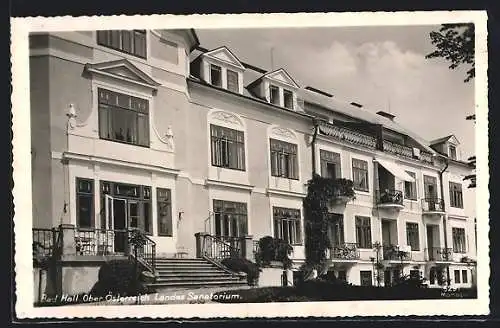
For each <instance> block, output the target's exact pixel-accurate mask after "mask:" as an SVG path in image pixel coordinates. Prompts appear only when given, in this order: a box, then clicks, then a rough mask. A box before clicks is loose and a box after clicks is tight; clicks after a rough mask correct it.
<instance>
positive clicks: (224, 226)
mask: <svg viewBox="0 0 500 328" xmlns="http://www.w3.org/2000/svg"><path fill="white" fill-rule="evenodd" d="M214 218H215V235H216V236H218V237H241V236H246V235H247V234H248V228H247V204H246V203H237V202H229V201H225V200H215V199H214Z"/></svg>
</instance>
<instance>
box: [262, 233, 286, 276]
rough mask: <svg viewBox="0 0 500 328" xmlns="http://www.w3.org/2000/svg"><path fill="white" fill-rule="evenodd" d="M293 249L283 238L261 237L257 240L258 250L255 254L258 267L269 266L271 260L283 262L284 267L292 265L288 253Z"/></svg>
mask: <svg viewBox="0 0 500 328" xmlns="http://www.w3.org/2000/svg"><path fill="white" fill-rule="evenodd" d="M292 251H293V247H292V245H290V244H289V243H288V242H286V241H285V240H283V239H278V238H273V237H271V236H266V237H262V238H261V239H260V240H259V251H258V252H257V254H256V261H257V264H258V265H259V266H260V267H265V266H269V265H270V264H271V261H278V262H282V263H283V268H284V269H289V268H291V266H292V260H291V259H290V258H289V254H290V253H291V252H292Z"/></svg>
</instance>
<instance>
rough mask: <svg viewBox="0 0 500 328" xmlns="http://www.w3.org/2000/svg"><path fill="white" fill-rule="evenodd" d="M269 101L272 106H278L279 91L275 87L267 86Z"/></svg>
mask: <svg viewBox="0 0 500 328" xmlns="http://www.w3.org/2000/svg"><path fill="white" fill-rule="evenodd" d="M269 101H270V102H271V104H273V105H278V106H279V105H280V89H279V88H278V87H277V86H274V85H270V86H269Z"/></svg>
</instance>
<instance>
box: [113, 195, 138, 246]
mask: <svg viewBox="0 0 500 328" xmlns="http://www.w3.org/2000/svg"><path fill="white" fill-rule="evenodd" d="M104 200H105V220H106V227H107V229H108V230H112V231H113V233H112V239H113V241H112V246H113V252H116V253H122V252H125V251H126V250H127V246H128V229H129V228H139V229H141V230H144V222H143V217H141V215H140V213H141V205H142V204H141V203H140V202H139V201H138V200H133V199H126V198H117V197H113V196H109V195H105V196H104Z"/></svg>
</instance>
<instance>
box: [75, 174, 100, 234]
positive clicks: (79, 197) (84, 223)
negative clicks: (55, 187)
mask: <svg viewBox="0 0 500 328" xmlns="http://www.w3.org/2000/svg"><path fill="white" fill-rule="evenodd" d="M93 213H94V180H90V179H82V178H76V225H77V227H78V228H93V227H94V225H95V219H94V214H93Z"/></svg>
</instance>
